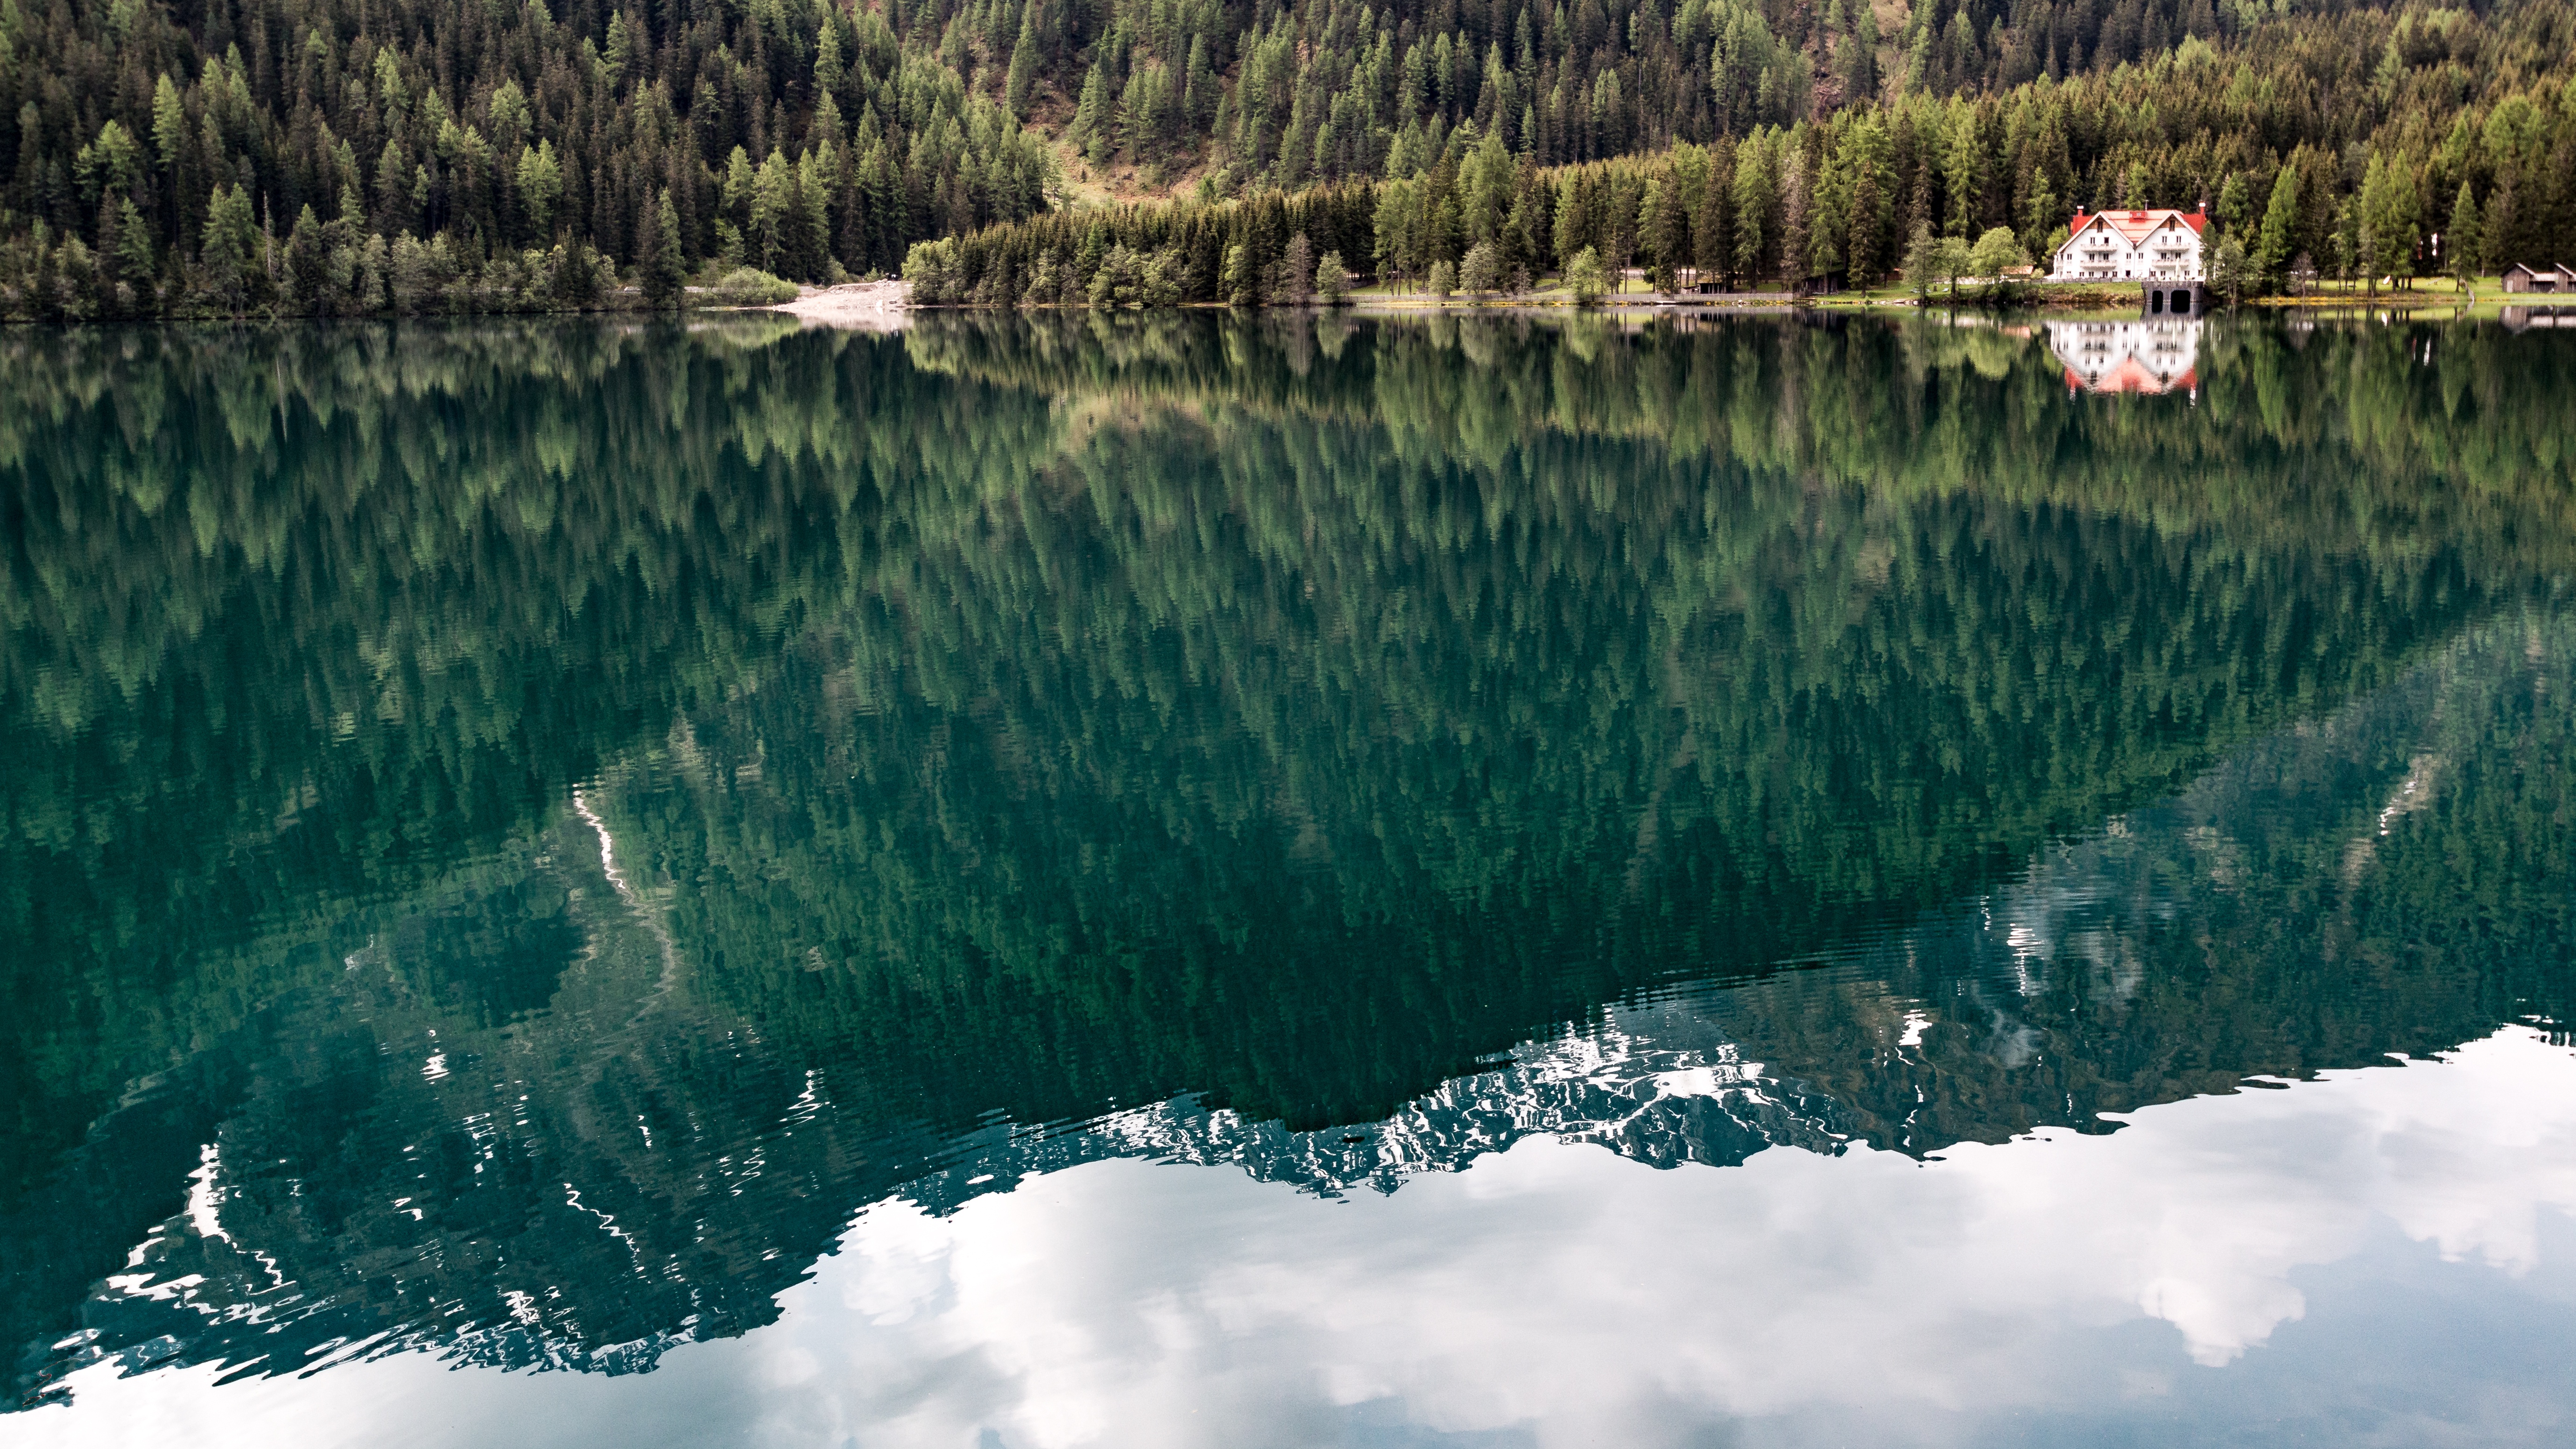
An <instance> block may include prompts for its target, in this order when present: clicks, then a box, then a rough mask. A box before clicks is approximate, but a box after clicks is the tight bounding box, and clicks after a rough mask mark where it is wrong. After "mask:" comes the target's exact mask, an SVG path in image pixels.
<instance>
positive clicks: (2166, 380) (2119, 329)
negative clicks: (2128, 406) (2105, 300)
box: [2042, 319, 2204, 400]
mask: <svg viewBox="0 0 2576 1449" xmlns="http://www.w3.org/2000/svg"><path fill="white" fill-rule="evenodd" d="M2042 325H2043V326H2045V327H2046V328H2047V330H2048V350H2049V351H2051V352H2053V353H2055V354H2057V361H2058V363H2059V365H2061V366H2062V367H2064V368H2065V369H2066V390H2067V391H2068V392H2070V393H2073V392H2078V391H2081V392H2125V393H2137V394H2139V395H2141V396H2148V397H2153V396H2157V395H2160V394H2163V393H2169V392H2179V393H2183V394H2185V395H2187V396H2189V397H2191V398H2193V399H2195V400H2197V399H2198V398H2199V396H2200V373H2199V369H2198V364H2199V361H2200V329H2201V328H2202V326H2203V325H2204V324H2203V323H2201V322H2199V321H2197V320H2194V321H2189V322H2175V321H2162V322H2151V321H2143V320H2141V321H2093V320H2085V321H2071V320H2069V321H2061V320H2054V319H2052V320H2050V321H2048V322H2046V323H2044V324H2042Z"/></svg>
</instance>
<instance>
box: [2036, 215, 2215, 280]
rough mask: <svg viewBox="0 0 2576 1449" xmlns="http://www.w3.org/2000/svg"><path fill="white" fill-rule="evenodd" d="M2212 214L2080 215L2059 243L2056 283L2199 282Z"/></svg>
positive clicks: (2051, 273)
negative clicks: (2203, 237) (2204, 236)
mask: <svg viewBox="0 0 2576 1449" xmlns="http://www.w3.org/2000/svg"><path fill="white" fill-rule="evenodd" d="M2208 225H2209V217H2208V216H2207V214H2205V213H2203V212H2199V211H2176V210H2174V209H2173V208H2171V207H2159V208H2150V209H2145V210H2134V211H2094V212H2085V211H2079V212H2077V213H2075V219H2074V221H2072V222H2070V223H2069V224H2068V225H2067V228H2066V240H2065V241H2063V242H2060V243H2058V246H2057V256H2056V258H2055V261H2054V262H2053V264H2052V265H2051V266H2050V268H2049V273H2048V276H2049V280H2050V281H2053V282H2147V281H2165V282H2198V281H2204V280H2206V279H2207V276H2208V273H2207V272H2206V271H2204V270H2203V268H2202V262H2201V233H2202V231H2203V229H2204V228H2206V227H2207V226H2208Z"/></svg>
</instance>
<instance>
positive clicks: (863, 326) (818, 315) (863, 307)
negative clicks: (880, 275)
mask: <svg viewBox="0 0 2576 1449" xmlns="http://www.w3.org/2000/svg"><path fill="white" fill-rule="evenodd" d="M911 294H912V284H911V283H909V282H843V283H842V284H840V285H839V286H836V287H805V288H800V289H799V290H798V292H797V296H796V300H795V301H793V302H780V303H778V304H777V305H775V306H771V307H764V308H760V309H758V310H761V311H765V312H784V313H786V314H788V315H789V316H791V317H795V318H797V319H799V320H801V321H802V322H803V323H804V324H805V325H806V326H808V327H841V328H848V329H850V330H853V331H858V332H893V331H897V330H900V329H901V328H902V327H903V326H904V324H905V322H906V321H907V320H908V319H907V317H906V314H907V313H909V312H910V311H911V310H912V300H911Z"/></svg>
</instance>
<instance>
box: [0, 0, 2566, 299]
mask: <svg viewBox="0 0 2576 1449" xmlns="http://www.w3.org/2000/svg"><path fill="white" fill-rule="evenodd" d="M555 5H560V7H561V13H559V14H558V13H556V9H555V8H554V6H555ZM2148 204H2152V205H2162V206H2184V207H2194V206H2200V205H2203V204H2205V205H2206V206H2207V207H2208V209H2209V211H2210V213H2211V214H2212V216H2213V217H2214V218H2215V219H2216V224H2217V226H2218V227H2219V228H2220V231H2221V234H2222V235H2225V236H2229V237H2232V238H2235V239H2236V240H2238V242H2239V243H2240V244H2241V246H2242V247H2243V248H2244V249H2245V254H2246V257H2247V262H2248V265H2249V266H2250V267H2251V268H2252V269H2253V270H2254V271H2255V272H2256V273H2257V274H2258V275H2259V276H2261V277H2263V278H2265V279H2269V280H2272V281H2275V282H2277V281H2279V280H2280V279H2282V278H2283V277H2285V276H2288V275H2289V274H2291V273H2292V272H2294V271H2296V270H2299V269H2301V268H2303V267H2304V268H2306V269H2309V270H2312V271H2313V272H2314V273H2316V274H2319V275H2346V276H2351V275H2362V274H2368V275H2374V276H2378V275H2388V276H2398V275H2411V274H2425V273H2436V272H2440V273H2448V272H2469V271H2493V270H2495V269H2497V268H2499V267H2501V266H2503V265H2507V264H2510V263H2512V262H2516V261H2526V260H2528V261H2544V260H2545V261H2561V260H2565V257H2564V256H2563V255H2562V254H2564V253H2567V252H2570V251H2576V246H2571V245H2570V238H2571V232H2576V5H2571V4H2570V3H2568V0H2500V3H2496V4H2493V5H2488V6H2469V7H2463V8H2430V7H2426V6H2423V5H2409V6H2376V5H2361V4H2346V3H2340V0H2325V3H2322V4H2310V3H2300V4H2297V5H2292V4H2289V3H2287V0H2270V3H2266V0H2112V3H2103V0H1919V3H1916V4H1913V5H1910V6H1909V5H1907V4H1905V3H1902V0H1880V3H1866V0H1823V3H1822V4H1818V3H1816V0H1682V3H1680V4H1678V5H1669V6H1668V5H1667V4H1666V3H1664V0H1571V3H1566V0H1388V3H1384V4H1382V5H1371V4H1369V3H1365V0H1362V3H1350V0H1285V3H1282V0H1087V3H1071V0H919V3H917V4H916V3H907V0H860V3H856V4H844V3H842V0H628V3H626V4H625V5H624V8H618V7H617V6H614V5H612V4H609V3H606V0H553V4H550V3H549V0H525V3H513V0H477V3H467V0H180V3H166V0H0V314H5V315H8V316H13V317H20V318H35V319H65V318H69V319H79V318H113V317H123V316H161V315H243V314H250V313H266V314H277V315H378V314H387V313H423V312H475V311H483V312H492V311H543V310H579V309H588V308H594V307H602V306H665V305H671V304H673V303H675V302H677V301H679V300H682V299H683V298H684V297H685V296H686V295H687V294H686V293H685V292H684V290H683V289H684V288H687V287H690V286H708V285H714V284H719V283H721V281H722V280H723V279H725V278H728V277H740V276H742V275H743V274H744V273H745V272H746V271H750V272H765V273H768V274H771V275H772V276H774V277H776V278H781V279H785V280H786V281H791V282H827V281H836V280H842V279H848V278H858V277H865V276H871V275H895V274H898V273H900V274H903V275H906V276H908V277H909V278H911V279H912V280H913V281H914V283H915V293H916V297H917V298H919V299H921V300H927V301H981V302H986V303H997V304H1010V303H1027V302H1052V303H1066V302H1071V303H1089V304H1095V305H1097V304H1117V303H1158V302H1176V301H1206V302H1231V303H1235V304H1238V305H1244V304H1261V303H1266V302H1273V301H1280V300H1304V299H1305V298H1306V297H1307V296H1308V295H1309V294H1310V293H1311V292H1313V291H1314V290H1315V289H1317V288H1318V287H1319V286H1320V287H1321V288H1322V290H1324V291H1325V292H1327V293H1331V292H1334V291H1337V290H1338V289H1339V288H1340V287H1341V286H1343V285H1350V284H1361V283H1366V282H1369V281H1375V280H1383V281H1399V282H1400V281H1406V280H1416V279H1423V278H1429V277H1433V276H1434V275H1435V274H1437V273H1438V269H1440V268H1442V267H1444V266H1445V267H1447V268H1448V269H1449V270H1448V272H1447V273H1445V274H1441V275H1442V276H1443V280H1445V281H1453V282H1454V284H1457V285H1461V286H1467V285H1468V284H1471V283H1481V284H1482V285H1481V286H1474V287H1472V288H1471V289H1473V290H1501V289H1508V288H1511V287H1514V286H1526V285H1527V284H1528V281H1529V280H1530V279H1535V278H1538V277H1543V276H1547V275H1550V274H1558V273H1562V272H1564V271H1565V270H1566V269H1568V268H1569V267H1572V266H1574V265H1576V264H1577V263H1578V258H1580V257H1581V254H1582V253H1584V252H1586V251H1589V252H1591V253H1592V256H1591V258H1590V259H1589V260H1588V261H1585V262H1583V263H1582V264H1583V265H1586V266H1592V267H1637V268H1645V269H1648V270H1649V271H1650V272H1652V273H1653V274H1654V275H1655V276H1656V278H1657V279H1658V280H1660V281H1664V282H1666V283H1667V284H1669V283H1670V281H1671V280H1672V279H1673V278H1675V277H1676V276H1683V275H1685V274H1686V277H1687V279H1689V280H1696V281H1702V282H1716V283H1721V284H1723V285H1726V286H1729V287H1759V286H1775V285H1787V286H1791V287H1807V286H1836V285H1849V284H1854V283H1870V282H1876V281H1879V280H1883V279H1884V278H1885V277H1887V276H1888V275H1890V274H1891V273H1893V272H1894V271H1895V270H1896V269H1897V268H1898V266H1899V265H1900V263H1901V262H1902V261H1903V259H1904V255H1905V252H1906V249H1907V247H1908V245H1909V242H1910V241H1911V240H1912V239H1913V238H1916V237H1920V236H1927V235H1928V236H1956V237H1961V238H1979V237H1983V236H1986V235H1988V234H1990V233H1992V232H1994V231H1996V230H1997V229H2002V230H2003V231H2004V232H2005V233H2007V234H2008V235H2009V236H2010V237H2011V238H2014V239H2017V240H2018V241H2019V242H2020V243H2021V245H2022V246H2023V248H2024V249H2025V250H2026V251H2027V252H2029V253H2030V254H2032V255H2034V256H2044V255H2045V252H2046V250H2047V248H2048V246H2049V245H2050V244H2051V239H2052V238H2054V237H2055V236H2058V235H2062V231H2063V227H2064V225H2065V222H2066V218H2067V215H2068V214H2069V213H2070V212H2071V211H2072V210H2073V209H2074V208H2075V207H2077V206H2079V205H2085V206H2121V205H2148ZM1480 249H1481V250H1480ZM1328 259H1329V261H1330V262H1331V263H1332V265H1331V266H1329V267H1327V266H1326V265H1325V263H1326V262H1327V260H1328ZM763 280H764V281H765V280H766V279H763Z"/></svg>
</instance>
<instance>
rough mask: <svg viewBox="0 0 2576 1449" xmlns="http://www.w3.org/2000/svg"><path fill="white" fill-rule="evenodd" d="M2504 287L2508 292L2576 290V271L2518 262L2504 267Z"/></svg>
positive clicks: (2562, 267) (2561, 267)
mask: <svg viewBox="0 0 2576 1449" xmlns="http://www.w3.org/2000/svg"><path fill="white" fill-rule="evenodd" d="M2504 289H2505V290H2506V291H2508V292H2571V291H2576V271H2570V270H2569V269H2568V268H2566V267H2564V266H2553V267H2535V266H2532V265H2530V264H2528V263H2525V262H2516V263H2514V264H2513V265H2512V266H2510V267H2507V268H2505V269H2504Z"/></svg>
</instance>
